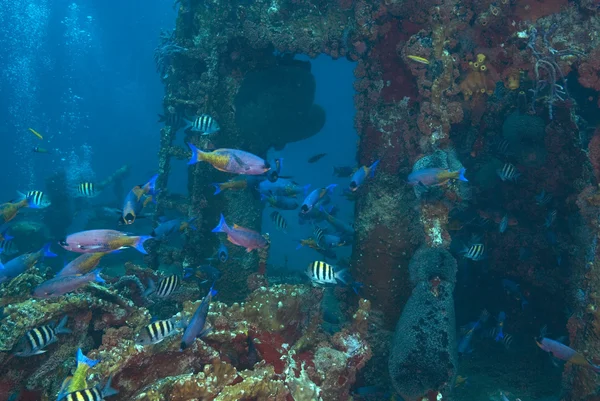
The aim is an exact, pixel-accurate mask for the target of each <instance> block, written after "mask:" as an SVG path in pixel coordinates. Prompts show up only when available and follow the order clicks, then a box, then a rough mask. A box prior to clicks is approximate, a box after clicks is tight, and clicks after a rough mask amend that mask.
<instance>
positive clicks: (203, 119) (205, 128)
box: [183, 114, 221, 135]
mask: <svg viewBox="0 0 600 401" xmlns="http://www.w3.org/2000/svg"><path fill="white" fill-rule="evenodd" d="M184 121H185V124H186V125H185V127H184V129H183V130H184V131H187V129H188V128H191V129H192V132H201V133H202V135H210V134H214V133H215V132H217V131H219V130H220V129H221V127H219V124H218V123H217V121H216V120H215V119H214V118H212V117H211V116H209V115H208V114H202V115H201V116H198V117H196V118H195V119H194V121H189V120H186V119H184Z"/></svg>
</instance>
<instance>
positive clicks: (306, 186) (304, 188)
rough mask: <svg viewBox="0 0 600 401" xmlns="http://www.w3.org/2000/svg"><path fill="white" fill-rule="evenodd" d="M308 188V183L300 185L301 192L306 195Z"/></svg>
mask: <svg viewBox="0 0 600 401" xmlns="http://www.w3.org/2000/svg"><path fill="white" fill-rule="evenodd" d="M309 188H310V184H306V185H305V186H303V187H302V192H303V193H304V196H306V195H308V189H309Z"/></svg>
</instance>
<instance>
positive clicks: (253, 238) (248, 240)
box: [212, 215, 269, 252]
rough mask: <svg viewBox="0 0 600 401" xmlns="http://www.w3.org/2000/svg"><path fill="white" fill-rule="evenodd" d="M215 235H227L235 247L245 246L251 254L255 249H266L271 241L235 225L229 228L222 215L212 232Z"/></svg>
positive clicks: (257, 233)
mask: <svg viewBox="0 0 600 401" xmlns="http://www.w3.org/2000/svg"><path fill="white" fill-rule="evenodd" d="M212 232H213V233H221V232H222V233H226V234H227V239H228V240H229V242H231V243H232V244H235V245H239V246H243V247H244V248H246V252H251V251H252V250H253V249H259V248H266V247H267V246H268V245H269V241H268V240H267V239H266V238H265V237H263V236H262V235H261V233H259V232H256V231H254V230H251V229H249V228H245V227H240V226H238V225H237V224H234V225H233V227H229V226H228V225H227V223H226V222H225V217H223V215H221V220H220V221H219V224H218V225H217V226H216V227H215V228H214V229H213V230H212Z"/></svg>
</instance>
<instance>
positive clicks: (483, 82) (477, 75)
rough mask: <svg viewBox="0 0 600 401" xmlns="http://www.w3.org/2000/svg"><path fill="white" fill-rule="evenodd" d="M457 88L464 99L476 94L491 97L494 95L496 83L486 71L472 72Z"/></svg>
mask: <svg viewBox="0 0 600 401" xmlns="http://www.w3.org/2000/svg"><path fill="white" fill-rule="evenodd" d="M459 87H460V91H461V92H462V93H463V95H464V96H465V98H467V99H468V98H470V97H471V96H473V95H475V94H477V93H480V94H485V93H487V94H488V95H491V94H492V93H494V88H495V87H496V83H495V82H494V80H493V79H492V78H491V76H490V75H489V74H487V73H486V71H481V70H473V71H471V72H469V73H468V74H467V76H466V77H465V79H464V80H463V81H462V82H461V83H460V85H459Z"/></svg>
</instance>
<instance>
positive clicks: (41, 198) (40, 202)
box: [17, 191, 51, 209]
mask: <svg viewBox="0 0 600 401" xmlns="http://www.w3.org/2000/svg"><path fill="white" fill-rule="evenodd" d="M17 193H18V194H19V197H20V199H27V200H28V202H29V205H30V207H36V208H39V209H43V208H45V207H48V206H50V204H51V202H50V200H49V199H48V197H47V196H46V195H45V194H44V193H43V192H42V191H27V192H26V193H22V192H19V191H17ZM32 205H33V206H32Z"/></svg>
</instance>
